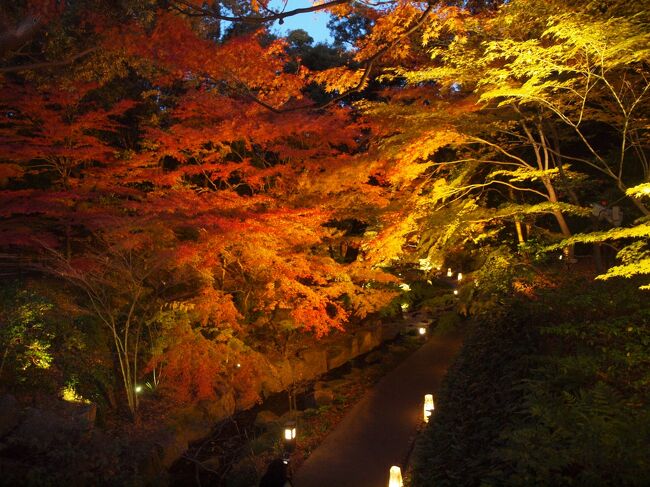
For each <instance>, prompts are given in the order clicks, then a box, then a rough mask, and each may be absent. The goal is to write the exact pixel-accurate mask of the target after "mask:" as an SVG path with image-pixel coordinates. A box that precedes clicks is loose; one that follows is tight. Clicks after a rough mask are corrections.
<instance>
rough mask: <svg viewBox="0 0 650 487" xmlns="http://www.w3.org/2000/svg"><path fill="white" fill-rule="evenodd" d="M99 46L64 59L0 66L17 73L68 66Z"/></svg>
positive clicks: (0, 71)
mask: <svg viewBox="0 0 650 487" xmlns="http://www.w3.org/2000/svg"><path fill="white" fill-rule="evenodd" d="M97 49H99V48H98V47H91V48H89V49H85V50H83V51H81V52H80V53H77V54H75V55H74V56H72V57H69V58H68V59H63V60H61V61H43V62H40V63H33V64H23V65H19V66H7V67H4V68H0V73H17V72H20V71H33V70H37V69H46V68H56V67H59V66H67V65H68V64H72V63H74V62H75V61H76V60H78V59H81V58H82V57H85V56H87V55H88V54H90V53H93V52H95V51H96V50H97Z"/></svg>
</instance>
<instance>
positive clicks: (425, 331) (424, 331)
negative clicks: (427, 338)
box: [418, 326, 427, 335]
mask: <svg viewBox="0 0 650 487" xmlns="http://www.w3.org/2000/svg"><path fill="white" fill-rule="evenodd" d="M418 332H419V333H420V335H426V334H427V329H426V328H425V327H424V326H421V327H420V328H418Z"/></svg>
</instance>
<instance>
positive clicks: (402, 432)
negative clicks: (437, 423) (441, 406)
mask: <svg viewBox="0 0 650 487" xmlns="http://www.w3.org/2000/svg"><path fill="white" fill-rule="evenodd" d="M460 345H461V339H460V338H459V337H458V336H447V337H432V338H431V339H429V341H428V342H426V343H425V344H424V345H423V346H422V347H421V348H419V349H418V350H416V351H415V352H414V353H413V354H412V355H410V356H409V357H408V358H407V359H406V360H405V361H404V362H402V363H401V364H400V365H399V366H398V367H397V368H396V369H394V370H392V371H391V372H390V373H389V374H388V375H386V376H385V377H383V378H382V379H381V380H380V381H379V382H378V383H377V385H376V386H375V387H374V388H373V389H371V390H370V391H368V392H367V393H366V395H365V396H364V397H363V399H362V400H361V401H360V402H358V403H357V404H356V405H355V406H354V407H353V408H352V409H351V410H350V412H349V413H348V414H347V415H346V416H345V418H343V420H342V421H341V422H340V423H339V425H338V426H337V427H336V429H334V430H333V431H332V432H331V433H330V434H329V435H328V436H327V437H326V438H325V440H324V441H323V443H322V444H321V445H320V446H319V447H318V448H317V449H316V450H315V451H314V452H313V453H312V454H311V456H310V457H309V458H308V459H307V460H306V461H305V463H304V464H303V465H302V466H301V467H300V469H299V470H298V471H297V472H296V474H295V475H294V479H293V485H294V487H387V486H388V471H389V470H390V467H391V466H392V465H399V466H401V467H402V468H403V467H404V465H403V463H404V462H405V461H406V459H407V456H408V454H409V450H410V447H411V441H412V439H413V437H414V435H415V432H416V430H417V427H418V425H419V424H420V422H421V421H422V406H423V400H424V395H425V394H427V393H433V394H434V400H435V397H436V396H435V393H436V392H437V391H438V389H439V387H440V384H441V382H442V379H443V377H444V375H445V372H446V370H447V367H448V366H449V364H450V363H451V362H452V360H453V358H454V356H455V354H456V352H457V351H458V350H459V349H460Z"/></svg>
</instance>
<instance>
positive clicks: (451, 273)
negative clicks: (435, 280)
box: [447, 267, 453, 277]
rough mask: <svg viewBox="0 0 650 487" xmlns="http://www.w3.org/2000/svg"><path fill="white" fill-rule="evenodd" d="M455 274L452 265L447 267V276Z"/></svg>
mask: <svg viewBox="0 0 650 487" xmlns="http://www.w3.org/2000/svg"><path fill="white" fill-rule="evenodd" d="M451 276H453V272H451V267H448V268H447V277H451Z"/></svg>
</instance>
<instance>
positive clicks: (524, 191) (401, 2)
mask: <svg viewBox="0 0 650 487" xmlns="http://www.w3.org/2000/svg"><path fill="white" fill-rule="evenodd" d="M9 3H11V5H7V6H3V7H2V11H1V16H0V84H1V86H2V89H1V90H0V266H1V269H2V271H1V273H2V275H3V277H6V278H7V279H9V280H15V281H16V282H22V284H18V286H19V287H20V286H22V287H25V286H29V285H33V284H30V283H34V282H40V283H41V284H40V287H39V289H40V291H39V292H40V293H42V294H44V295H48V289H47V288H48V287H49V288H51V289H50V291H49V292H50V294H52V296H50V298H49V299H50V300H51V301H49V302H53V303H57V305H58V306H59V307H60V309H61V310H65V312H66V315H67V316H69V317H70V319H71V320H72V321H73V322H74V323H73V325H71V329H72V330H76V331H75V332H74V333H75V334H81V335H83V334H84V333H86V334H88V335H93V336H95V335H96V334H99V335H101V336H103V340H104V342H105V343H108V348H109V350H110V351H109V352H107V353H106V354H104V355H103V356H102V357H97V358H95V359H94V360H97V361H98V362H102V361H103V362H104V363H111V365H110V366H108V368H109V369H112V370H113V372H114V373H115V376H116V377H117V380H118V381H119V383H120V385H121V386H120V387H121V392H120V394H119V396H120V398H121V399H120V401H122V402H125V404H126V405H127V406H128V410H129V411H130V413H131V414H132V415H133V416H136V415H137V412H138V406H139V404H138V402H139V398H138V395H137V394H136V393H135V386H136V384H137V383H138V382H140V381H142V380H143V378H145V380H154V382H156V385H158V381H159V387H160V390H161V391H163V392H164V393H165V394H167V397H168V398H171V399H172V400H174V401H176V402H178V403H183V404H184V403H188V402H193V401H199V400H203V399H210V398H213V397H215V395H218V393H219V390H220V387H222V386H223V384H224V383H226V382H228V381H231V382H238V380H234V381H233V379H232V373H233V372H232V366H233V365H232V364H233V363H236V362H238V361H239V360H240V357H248V360H247V362H248V363H249V364H250V368H248V369H247V370H245V371H240V372H237V373H238V374H240V377H239V382H240V383H242V384H243V383H245V380H247V379H246V377H248V376H250V377H252V376H254V375H255V374H256V373H257V372H256V371H257V370H258V369H259V368H261V367H264V366H265V365H264V364H265V363H266V362H265V361H266V359H267V357H268V356H269V355H271V354H273V353H274V351H273V348H274V347H275V345H276V343H275V342H273V340H276V341H277V340H280V339H278V337H282V336H284V337H292V338H291V339H294V340H297V341H302V342H304V343H309V342H310V340H314V339H318V338H321V337H323V336H325V335H327V334H329V333H331V332H334V331H344V330H346V329H350V328H351V327H354V326H356V325H357V324H359V323H360V322H362V320H364V319H366V318H367V317H369V316H373V315H375V314H377V313H379V312H381V311H382V310H384V311H385V310H386V309H387V308H388V307H390V306H391V305H394V300H395V298H396V297H397V296H399V295H400V293H401V291H400V290H399V287H398V284H399V280H398V277H397V276H396V272H393V273H392V272H391V271H392V270H393V268H394V267H395V266H397V265H407V266H411V267H414V268H417V267H418V263H420V264H419V265H420V267H419V268H420V271H421V277H422V280H424V281H426V279H427V278H430V277H431V276H433V275H434V274H435V273H436V272H437V270H439V269H441V268H445V267H447V265H448V264H449V263H450V262H453V263H457V262H464V263H465V265H466V266H467V267H468V268H467V271H470V272H476V273H477V274H476V275H477V279H479V277H478V276H480V275H481V272H484V273H485V272H486V269H487V267H486V266H488V267H489V266H491V265H493V264H494V262H495V261H494V259H493V257H494V256H495V255H496V254H495V252H498V251H500V250H499V249H503V248H508V249H509V250H508V252H509V255H516V256H518V257H515V258H519V259H520V260H521V261H525V262H529V261H530V259H531V256H532V255H540V254H545V253H546V254H548V253H550V252H555V251H556V250H566V251H567V253H566V255H567V256H569V258H571V259H573V249H574V247H575V246H576V245H580V244H582V243H596V244H599V243H603V242H606V243H608V244H612V243H613V244H614V245H616V247H617V250H618V251H620V253H619V256H618V257H619V261H618V262H617V264H616V265H615V266H613V267H611V268H610V269H609V270H608V271H607V272H606V273H604V274H603V275H602V277H603V278H610V277H620V276H622V277H631V276H636V275H647V274H650V265H649V262H650V249H649V248H648V237H649V236H650V230H649V228H650V227H649V220H648V218H649V217H648V215H649V214H650V213H649V209H648V208H649V205H650V195H649V193H650V192H649V191H648V184H650V163H649V161H648V145H649V143H650V138H649V136H650V133H649V130H648V127H649V125H648V115H649V113H650V112H649V109H650V104H649V99H650V79H649V75H648V71H647V67H648V63H649V62H650V32H649V31H648V21H649V19H648V15H649V14H648V10H647V9H644V8H643V6H642V2H640V3H639V4H638V5H636V4H632V3H631V2H615V1H613V2H586V1H585V2H582V1H580V2H559V1H547V2H536V1H532V0H513V1H510V2H493V1H486V2H454V1H448V2H435V1H430V2H413V1H408V0H395V1H388V2H378V3H377V2H350V1H347V0H336V1H331V2H322V3H314V5H313V7H308V8H303V9H292V8H291V7H290V6H285V7H283V8H278V6H277V5H275V4H274V3H271V2H268V1H263V0H254V1H251V2H248V1H244V0H232V1H231V0H228V1H224V2H221V1H216V2H205V1H203V0H201V1H195V0H182V1H181V0H173V1H166V2H162V1H156V0H125V1H122V2H110V1H105V0H94V1H90V2H81V1H65V2H59V1H48V0H21V1H18V2H9ZM502 4H503V5H502ZM316 10H319V11H323V12H327V13H328V14H329V15H331V16H332V20H331V22H330V24H331V25H332V26H333V27H334V28H335V30H336V35H337V39H338V40H337V43H336V45H335V46H334V47H333V46H324V45H317V46H314V45H313V41H312V40H311V38H310V37H309V35H308V22H309V20H308V17H305V19H306V20H305V22H306V24H305V31H304V32H302V31H294V33H292V34H291V35H289V37H288V38H286V39H285V38H279V37H277V36H276V35H274V34H272V33H271V31H270V30H269V23H270V22H272V21H276V20H281V19H283V18H286V17H288V16H294V15H300V14H302V13H305V12H311V11H316ZM604 200H605V201H606V202H605V203H603V201H604ZM593 203H598V204H599V205H600V206H598V207H597V208H600V209H601V213H600V214H598V213H597V214H595V217H594V211H595V210H594V208H595V207H593V206H592V204H593ZM614 207H616V208H617V209H616V210H614ZM613 211H615V212H617V213H616V214H617V215H618V214H619V212H620V214H622V217H621V218H620V219H619V218H618V217H617V216H615V215H613V213H612V212H613ZM603 216H604V217H603ZM599 217H600V219H598V218H599ZM479 255H480V256H482V257H480V258H479V257H477V256H479ZM485 256H491V257H488V258H486V257H485ZM494 258H496V257H494ZM491 259H492V260H491ZM423 261H424V262H425V263H426V265H424V267H423V265H422V262H423ZM25 283H27V284H25ZM44 283H46V284H44ZM519 284H520V287H519V288H518V289H520V290H522V289H523V290H524V291H525V292H528V291H529V290H530V289H529V288H527V287H526V286H528V284H522V283H519ZM645 287H646V288H647V284H646V285H645ZM524 291H522V292H524ZM16 292H17V293H18V294H16V295H20V296H22V298H21V299H23V298H24V299H27V298H26V297H25V296H26V295H24V294H20V292H21V291H16ZM479 292H480V291H477V294H473V296H478V293H479ZM39 296H40V294H39ZM8 299H9V298H8ZM12 299H13V298H12ZM34 299H36V298H34ZM38 299H41V298H40V297H39V298H38ZM18 301H20V300H18ZM18 301H16V302H18ZM43 306H45V305H43ZM48 306H49V305H48ZM478 308H480V304H478V303H476V302H475V303H474V304H469V305H467V307H466V309H464V311H463V312H466V313H472V309H478ZM38 309H39V310H41V308H38ZM48 309H49V308H48ZM19 311H20V310H18V311H17V310H16V309H14V310H12V311H7V316H10V318H7V322H9V323H12V325H11V326H12V328H11V329H12V330H13V331H10V332H7V333H5V332H4V331H3V334H2V335H1V336H2V345H3V347H4V348H5V349H6V350H8V352H7V354H6V356H10V355H9V353H11V357H13V358H11V360H14V362H16V363H18V362H20V361H25V360H28V358H27V357H29V356H30V354H32V355H31V356H37V355H38V353H41V355H40V356H41V357H42V358H41V359H42V360H46V361H51V357H50V355H49V354H50V353H51V352H47V353H46V352H44V351H42V350H41V351H40V352H39V351H38V350H35V349H29V350H28V348H29V347H27V348H25V347H24V346H23V345H20V346H19V345H18V342H17V341H16V338H15V333H18V332H19V330H18V328H19V326H18V325H15V323H16V319H17V318H16V316H18V314H17V313H19ZM25 312H26V311H25ZM43 312H44V311H43ZM48 312H49V311H48ZM3 313H4V312H3ZM30 313H36V311H33V310H32V311H30ZM30 316H31V315H30ZM34 316H35V317H32V318H30V320H32V321H34V320H35V321H34V322H39V323H40V321H39V320H40V318H38V316H40V315H38V313H36V314H35V315H34ZM3 317H4V314H3ZM30 322H31V321H30ZM14 325H15V326H14ZM39 326H40V325H39ZM89 329H92V330H94V331H92V333H90V332H89V331H88V330H89ZM17 330H18V331H17ZM38 330H40V328H39V329H36V328H33V329H32V330H31V332H30V333H31V334H32V335H34V336H37V335H38V337H37V338H34V340H35V341H34V343H42V342H43V343H44V340H45V339H46V337H44V335H43V333H41V331H42V330H41V331H38ZM71 333H72V332H71ZM41 335H43V336H41ZM75 336H76V335H75ZM30 350H31V351H30ZM37 352H38V353H37ZM107 356H108V357H110V358H109V359H106V357H107ZM41 359H34V360H41ZM2 370H3V369H2V368H0V374H2ZM5 370H6V369H5ZM246 374H248V376H246ZM154 376H155V377H156V378H155V379H151V378H152V377H154ZM1 380H3V377H2V375H0V381H1ZM240 392H241V395H242V396H246V394H250V391H244V390H242V391H240ZM255 400H257V397H247V399H246V400H242V401H243V402H244V403H246V402H247V403H248V404H251V403H253V402H254V401H255ZM118 402H119V401H118Z"/></svg>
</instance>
